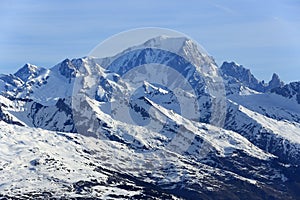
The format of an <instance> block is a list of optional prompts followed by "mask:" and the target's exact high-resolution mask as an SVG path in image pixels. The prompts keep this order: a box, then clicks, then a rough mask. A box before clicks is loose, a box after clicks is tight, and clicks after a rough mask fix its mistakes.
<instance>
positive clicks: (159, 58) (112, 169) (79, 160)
mask: <svg viewBox="0 0 300 200" xmlns="http://www.w3.org/2000/svg"><path fill="white" fill-rule="evenodd" d="M299 88H300V87H299V84H297V83H290V84H286V85H284V83H283V82H282V81H281V80H280V79H279V77H278V75H276V74H274V75H273V77H272V80H271V81H270V82H268V83H264V82H263V81H259V80H258V79H256V78H255V77H254V75H252V74H251V72H250V71H249V70H247V69H245V68H244V67H242V66H240V65H237V64H235V63H233V62H232V63H228V62H225V63H224V64H223V65H222V66H221V67H220V68H218V67H217V65H216V63H215V62H214V60H213V58H212V57H211V56H209V55H208V54H207V53H206V52H205V51H204V50H203V49H201V47H199V46H198V45H197V44H195V43H194V42H192V41H191V40H190V39H187V38H169V37H165V36H162V37H156V38H153V39H150V40H148V41H145V43H143V44H141V45H137V46H134V47H131V48H129V49H127V50H125V51H123V52H120V53H119V54H117V55H115V56H114V57H110V58H92V57H84V58H79V59H72V60H70V59H66V60H64V61H62V62H61V63H58V64H57V65H55V66H54V67H52V68H50V69H44V68H39V67H37V66H34V65H31V64H26V65H25V66H24V67H23V68H21V69H20V70H19V71H18V72H16V73H15V74H14V75H1V76H0V91H1V95H0V103H1V104H0V138H1V139H0V147H1V148H0V155H1V156H0V171H1V173H0V197H1V196H2V197H6V198H51V197H53V198H98V199H130V198H131V199H246V198H250V199H297V197H298V196H299V195H300V193H299V184H300V178H299V177H300V169H299V165H300V162H299V161H300V103H299V96H300V95H299Z"/></svg>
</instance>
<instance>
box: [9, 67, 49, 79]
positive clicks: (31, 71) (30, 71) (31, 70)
mask: <svg viewBox="0 0 300 200" xmlns="http://www.w3.org/2000/svg"><path fill="white" fill-rule="evenodd" d="M44 70H45V69H44V68H42V67H38V66H36V65H32V64H30V63H26V64H25V65H24V66H23V67H22V68H21V69H19V70H18V71H17V72H16V73H15V74H14V75H15V76H17V77H19V78H20V79H21V80H22V81H24V82H26V81H28V80H29V79H30V78H34V77H36V76H37V75H39V74H40V72H42V71H44Z"/></svg>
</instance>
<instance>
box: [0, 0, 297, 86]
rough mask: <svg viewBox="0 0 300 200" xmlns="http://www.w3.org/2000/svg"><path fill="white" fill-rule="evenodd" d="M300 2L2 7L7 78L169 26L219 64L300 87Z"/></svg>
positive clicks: (147, 0)
mask: <svg viewBox="0 0 300 200" xmlns="http://www.w3.org/2000/svg"><path fill="white" fill-rule="evenodd" d="M299 10H300V1H297V0H286V1H279V0H278V1H275V0H274V1H258V0H257V1H255V0H243V1H239V0H227V1H224V0H223V1H217V0H190V1H181V0H180V1H179V0H160V1H159V0H127V1H125V0H114V1H104V0H102V1H101V0H99V1H91V0H87V1H76V0H75V1H55V0H54V1H26V0H24V1H13V0H12V1H9V0H0V73H13V72H15V71H16V70H17V69H18V68H19V67H21V66H23V65H24V64H25V63H27V62H29V63H32V64H36V65H39V66H43V67H51V66H53V65H55V64H56V63H58V62H60V61H61V60H63V59H65V58H66V57H68V58H77V57H83V56H86V55H88V53H89V52H90V51H91V50H92V49H93V48H94V47H96V46H97V45H98V44H99V43H100V42H101V41H103V40H105V39H106V38H108V37H109V36H111V35H113V34H116V33H119V32H121V31H125V30H128V29H132V28H140V27H148V26H151V27H153V26H154V27H163V28H170V29H174V30H177V31H180V32H183V33H185V34H187V35H189V36H190V37H192V38H193V39H194V40H196V41H197V42H198V43H200V44H201V45H202V46H203V47H204V48H205V49H206V50H207V51H208V52H209V54H210V55H212V56H213V57H214V58H215V60H216V61H217V63H218V64H221V63H222V62H223V61H235V62H237V63H239V64H242V65H244V66H245V67H247V68H250V69H251V71H252V72H253V73H254V74H255V76H257V77H258V78H259V79H261V80H262V79H264V80H269V79H270V78H271V75H272V73H273V72H276V73H278V74H279V75H280V77H281V78H282V79H283V80H284V81H286V82H289V81H294V80H300V12H299Z"/></svg>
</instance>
